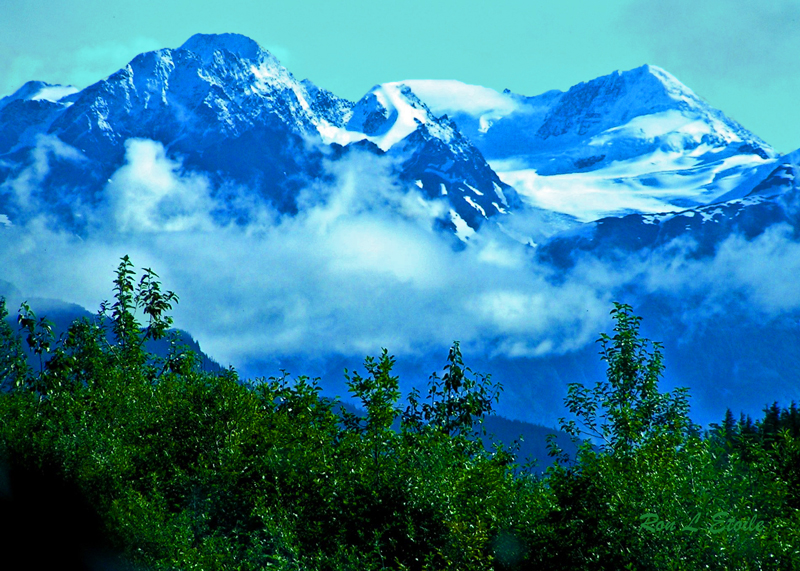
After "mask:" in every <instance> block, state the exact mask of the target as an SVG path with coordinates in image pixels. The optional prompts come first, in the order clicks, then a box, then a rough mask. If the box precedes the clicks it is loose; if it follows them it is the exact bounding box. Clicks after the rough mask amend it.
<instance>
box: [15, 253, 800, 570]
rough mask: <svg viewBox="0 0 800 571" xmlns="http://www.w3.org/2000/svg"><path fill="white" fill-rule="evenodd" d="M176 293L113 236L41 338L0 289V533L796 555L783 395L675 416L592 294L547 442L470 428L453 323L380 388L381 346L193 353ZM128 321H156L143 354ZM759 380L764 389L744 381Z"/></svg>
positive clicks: (464, 563) (587, 554) (295, 551)
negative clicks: (341, 394) (89, 310)
mask: <svg viewBox="0 0 800 571" xmlns="http://www.w3.org/2000/svg"><path fill="white" fill-rule="evenodd" d="M177 303H178V296H177V295H176V294H175V293H174V292H171V291H167V290H164V289H163V288H162V285H161V283H160V280H159V277H158V275H157V274H156V273H155V272H154V271H153V270H151V269H144V270H142V271H141V272H140V275H139V277H138V279H137V273H136V271H135V269H134V266H133V264H132V262H131V260H130V259H129V258H128V257H127V256H126V257H124V258H123V259H122V261H121V263H120V265H119V267H118V269H117V272H116V275H115V279H114V280H113V300H112V301H111V302H109V303H103V304H102V305H101V307H100V309H99V311H98V313H97V314H96V316H95V317H94V318H92V319H82V320H79V321H75V322H74V323H73V324H72V325H71V326H70V327H69V330H68V331H67V332H66V333H65V334H64V335H62V336H61V337H60V338H59V339H55V338H54V335H53V327H52V324H50V323H49V322H48V321H47V319H46V318H40V317H39V316H37V315H35V314H34V313H33V311H32V310H31V308H30V307H29V306H28V305H27V304H23V305H22V307H21V308H20V311H19V315H18V320H17V321H18V328H17V330H16V331H15V329H14V327H12V326H11V325H9V324H8V322H7V321H6V320H5V317H6V315H7V309H6V307H5V303H4V301H0V386H2V392H0V418H2V419H3V422H2V423H0V464H1V465H2V467H3V470H2V473H3V477H2V478H0V512H2V513H0V515H2V519H3V521H4V522H6V524H7V525H8V526H9V531H8V532H7V533H3V534H0V537H1V538H2V539H0V541H1V542H2V547H3V550H2V557H3V558H5V559H8V560H9V561H11V560H12V559H13V558H17V559H20V560H21V561H23V562H25V563H26V565H25V566H26V567H28V568H50V567H59V568H77V569H97V568H104V569H108V568H111V569H127V568H131V569H320V570H321V569H398V570H401V569H402V570H410V569H419V570H422V569H431V570H433V569H498V570H523V569H687V570H688V569H700V568H708V569H790V568H794V567H796V566H798V565H800V547H798V546H800V525H799V524H800V470H798V467H799V466H800V413H799V412H798V409H797V406H796V405H795V403H791V404H790V405H789V407H788V408H782V407H781V406H779V405H778V403H774V404H772V405H771V406H767V407H766V408H765V410H764V417H763V418H762V419H758V420H756V421H754V420H753V419H751V418H749V417H740V418H738V419H737V418H736V416H735V415H734V413H733V412H732V411H730V410H729V411H728V413H727V414H726V416H725V418H724V419H722V421H721V422H720V424H718V425H712V426H711V427H710V429H709V430H705V431H704V430H701V428H700V427H699V426H697V425H695V424H694V423H693V422H692V421H691V419H690V417H689V410H688V404H687V403H688V396H689V395H688V391H686V390H685V389H677V390H675V391H673V392H671V393H662V392H660V390H659V380H660V378H661V375H662V373H663V369H664V365H663V360H662V355H661V346H660V345H659V344H658V343H655V342H651V341H649V340H647V339H644V338H643V337H642V336H641V335H640V332H639V326H640V321H641V319H640V318H639V317H637V316H636V315H635V314H634V312H633V308H632V307H630V306H628V305H624V304H615V305H614V307H613V309H612V310H611V315H612V319H613V322H614V325H615V327H614V330H613V331H612V332H611V333H608V334H601V335H600V337H599V339H598V346H599V349H600V357H601V358H602V359H603V361H604V362H605V363H606V365H607V375H606V378H605V379H600V380H598V382H597V383H596V384H595V385H594V386H585V385H583V384H580V383H572V384H570V385H569V388H568V396H567V398H566V400H565V407H566V412H567V413H568V416H567V417H565V418H564V419H563V420H562V429H564V430H565V431H567V432H568V433H569V434H571V435H572V436H573V438H574V440H575V443H576V445H577V451H576V452H575V453H574V454H568V453H567V452H565V451H564V450H562V449H561V448H560V447H559V446H558V445H557V443H556V441H555V440H554V439H552V440H551V442H550V453H551V455H552V457H553V458H554V459H555V463H554V464H553V465H552V466H550V467H549V468H547V470H546V471H545V472H544V473H543V474H542V473H537V472H536V471H535V470H533V469H532V467H531V466H526V464H525V462H526V459H525V458H518V457H517V455H516V453H515V452H516V449H515V448H514V447H513V446H512V447H508V446H505V445H502V444H495V445H494V446H490V445H486V444H484V443H485V442H486V440H485V439H483V438H482V436H483V432H484V428H483V425H482V419H485V418H487V417H489V416H490V415H491V414H492V413H493V410H494V406H495V405H496V404H497V402H498V400H499V399H502V398H503V397H502V386H501V384H500V383H499V382H496V381H495V380H493V379H492V378H491V376H489V375H485V374H481V373H477V372H473V371H472V370H470V368H469V367H467V366H466V365H465V360H464V356H463V355H462V352H461V347H460V345H459V343H457V342H455V343H454V344H453V345H452V347H451V348H450V351H449V353H448V355H447V357H446V361H445V365H444V368H443V372H442V373H434V374H433V375H431V377H430V380H429V385H428V389H427V392H426V393H425V394H423V393H421V392H419V391H413V392H411V393H410V394H408V395H406V396H405V398H403V395H401V393H400V390H399V379H398V377H397V376H396V375H394V374H393V372H392V371H393V367H394V365H395V361H394V358H393V357H392V356H391V354H390V353H389V351H388V350H386V349H384V350H383V351H382V353H381V354H380V355H379V356H378V357H366V359H365V360H364V365H363V371H345V378H346V381H347V386H348V389H349V391H350V393H351V395H352V396H354V397H355V398H357V399H358V400H359V401H360V402H361V406H362V408H363V409H364V411H365V414H364V415H363V416H359V415H355V414H353V413H351V412H348V411H347V410H346V409H344V408H343V407H342V406H341V405H340V404H339V403H337V402H336V401H334V400H331V399H329V398H325V397H323V396H322V395H321V388H320V383H319V379H312V378H308V377H305V376H298V377H292V376H291V375H290V374H289V373H285V372H284V373H283V374H281V375H279V376H277V377H271V378H267V379H254V380H250V381H247V382H245V381H244V380H243V379H241V378H239V376H238V374H237V373H236V371H234V370H233V369H227V370H224V369H223V370H217V371H213V372H209V371H204V370H202V368H201V367H200V366H199V363H198V357H197V355H196V354H195V353H193V352H192V351H190V350H188V348H187V347H185V346H183V345H182V344H181V342H180V340H179V338H178V337H177V336H175V334H174V332H171V329H170V327H171V325H172V320H171V318H170V316H169V313H170V311H171V310H172V309H173V308H174V306H175V304H177ZM151 341H161V342H166V343H167V346H168V348H169V349H168V351H166V352H165V353H164V354H156V353H154V352H152V351H151V350H150V349H149V348H148V347H150V345H148V343H149V342H151ZM768 397H769V395H765V398H768Z"/></svg>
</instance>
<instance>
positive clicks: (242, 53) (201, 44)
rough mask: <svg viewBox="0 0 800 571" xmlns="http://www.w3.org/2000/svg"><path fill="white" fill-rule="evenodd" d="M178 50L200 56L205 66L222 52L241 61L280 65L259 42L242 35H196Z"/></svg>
mask: <svg viewBox="0 0 800 571" xmlns="http://www.w3.org/2000/svg"><path fill="white" fill-rule="evenodd" d="M178 49H181V50H187V51H190V52H192V53H195V54H197V55H199V56H200V57H201V58H202V60H203V63H205V64H209V63H211V62H213V61H215V60H216V59H217V58H218V57H220V54H221V52H222V51H227V52H229V53H231V54H233V55H235V56H237V57H239V58H241V59H246V60H253V61H259V62H260V61H264V60H270V61H272V62H275V63H278V59H277V58H276V57H275V56H273V55H272V54H271V53H269V52H268V51H267V50H265V49H264V48H262V47H261V46H260V45H259V44H258V42H256V41H255V40H251V39H250V38H248V37H247V36H243V35H241V34H195V35H193V36H192V37H191V38H189V39H188V40H186V41H185V42H184V43H183V45H181V47H180V48H178Z"/></svg>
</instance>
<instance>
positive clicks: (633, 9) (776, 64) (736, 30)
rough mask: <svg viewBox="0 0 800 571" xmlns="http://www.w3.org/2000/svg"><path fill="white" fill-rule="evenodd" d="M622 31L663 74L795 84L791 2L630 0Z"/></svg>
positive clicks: (796, 9)
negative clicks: (676, 72)
mask: <svg viewBox="0 0 800 571" xmlns="http://www.w3.org/2000/svg"><path fill="white" fill-rule="evenodd" d="M621 26H622V27H623V28H624V29H625V30H627V31H628V33H630V34H631V35H632V36H633V37H635V38H636V39H637V41H639V42H641V43H643V44H644V45H647V46H649V47H650V48H651V49H652V50H653V53H654V55H655V56H656V59H657V60H658V61H657V62H654V63H658V64H659V65H663V66H665V67H667V68H668V69H689V70H692V71H693V72H694V73H697V74H703V75H706V76H711V77H715V78H726V79H734V80H736V81H738V82H743V83H746V84H749V85H753V86H757V85H761V84H764V83H765V82H766V83H772V82H776V81H784V80H791V81H794V80H795V79H796V77H795V74H794V71H793V70H794V69H795V67H796V65H795V59H796V58H795V56H796V54H797V53H798V52H800V34H798V33H797V29H798V26H800V4H799V3H798V2H796V0H775V1H773V2H760V3H757V2H750V1H749V0H707V1H705V2H694V1H692V0H661V1H659V2H652V1H650V0H634V1H633V2H631V3H630V4H629V6H628V9H627V12H626V13H625V16H624V17H623V21H622V22H621Z"/></svg>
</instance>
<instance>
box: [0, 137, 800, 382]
mask: <svg viewBox="0 0 800 571" xmlns="http://www.w3.org/2000/svg"><path fill="white" fill-rule="evenodd" d="M327 170H328V172H327V174H328V175H329V176H328V177H326V178H325V179H320V181H318V182H316V183H314V184H313V185H311V186H309V187H308V188H307V189H305V190H304V191H303V192H302V193H301V195H300V197H299V202H300V204H301V205H302V208H301V209H300V212H299V213H298V214H297V215H294V216H288V215H279V214H277V213H275V212H273V211H271V210H269V209H268V208H266V207H265V206H262V207H261V208H262V210H261V211H260V213H258V214H257V215H256V216H253V217H252V218H251V220H250V221H249V222H248V223H247V224H245V225H242V224H234V223H230V222H221V221H220V220H219V219H215V217H214V212H216V211H218V210H219V209H220V208H222V207H224V206H225V205H224V204H221V203H220V201H222V200H223V199H222V198H220V197H222V196H225V197H226V198H225V200H228V198H229V197H230V196H231V194H232V193H233V194H234V198H235V199H236V200H239V201H241V202H242V203H248V202H251V201H254V200H256V199H254V198H253V197H252V192H251V191H250V190H249V189H247V188H235V187H231V188H228V189H226V192H219V189H215V188H213V187H212V185H211V183H210V182H209V181H208V180H207V179H206V178H204V177H202V176H199V175H197V174H194V173H191V172H188V171H186V170H185V169H184V168H183V167H182V166H181V164H180V162H179V161H176V160H174V159H171V158H169V157H167V156H166V154H165V152H164V149H163V147H161V145H160V144H158V143H155V142H153V141H146V140H132V141H129V142H128V144H127V147H126V161H125V164H124V165H123V166H122V167H121V168H120V169H119V170H118V171H117V172H116V173H115V174H114V175H113V176H112V177H111V181H110V182H109V183H108V185H107V186H106V188H105V190H104V197H103V206H102V208H101V209H100V210H98V214H97V216H98V218H99V219H102V222H97V223H96V224H94V225H91V226H90V229H89V233H88V234H87V235H85V236H82V237H80V238H79V237H76V236H73V235H70V234H68V233H65V232H61V231H59V230H55V229H54V226H53V225H52V224H50V223H49V222H48V220H47V219H46V218H44V217H42V216H32V217H30V218H29V220H28V221H27V222H25V223H24V224H14V225H12V226H6V225H3V224H0V268H2V272H0V279H3V280H7V281H9V282H11V283H14V284H15V285H16V286H17V287H18V288H19V289H20V290H22V291H23V292H25V293H26V294H28V295H36V296H44V297H55V298H61V299H64V300H66V301H70V302H75V303H79V304H81V305H83V306H85V307H87V308H89V309H94V308H96V307H97V306H98V304H99V302H100V301H101V300H103V299H107V298H108V297H110V295H111V281H112V279H113V271H114V269H115V268H116V266H117V264H118V263H119V258H120V257H121V256H122V255H124V254H129V255H130V256H131V258H132V260H133V261H134V263H135V264H136V265H137V267H150V268H153V269H154V270H155V271H157V272H158V273H159V274H160V275H161V277H162V281H163V285H164V287H165V288H167V289H172V290H174V291H176V292H177V293H178V294H179V296H180V298H181V301H180V304H179V305H178V306H177V308H176V309H175V312H174V314H175V318H176V325H177V326H179V327H181V328H183V329H186V330H188V331H190V332H191V333H192V334H193V335H194V336H195V337H196V338H197V339H198V340H199V341H200V343H201V346H202V347H203V349H204V350H205V351H207V352H208V353H209V354H211V355H212V356H214V357H215V358H217V359H219V360H220V361H222V362H223V363H224V364H234V365H236V366H237V367H241V366H242V365H243V364H246V363H248V362H253V361H257V360H264V359H268V358H280V357H283V356H295V357H300V358H303V359H308V360H311V359H316V358H328V357H331V358H337V357H339V356H344V357H347V358H352V359H355V360H357V361H359V360H360V359H362V358H363V356H364V355H366V354H376V353H377V352H378V351H379V350H380V347H387V348H388V349H389V350H390V351H391V352H392V353H393V354H395V355H398V356H399V357H405V358H411V359H424V358H427V357H429V356H431V355H435V356H436V357H437V362H438V359H439V357H440V356H441V354H443V352H444V351H446V348H447V346H448V345H449V344H450V343H451V342H452V341H453V340H455V339H458V340H460V341H461V342H462V344H463V347H464V350H465V354H466V353H469V354H471V355H476V356H477V355H483V357H484V358H492V357H496V356H500V357H505V358H512V359H515V358H535V357H540V356H548V355H550V356H553V355H565V354H568V353H570V352H573V351H577V350H580V349H582V348H586V347H587V346H590V345H591V344H592V343H593V342H594V341H595V339H596V338H597V335H598V333H599V332H600V331H608V326H609V321H608V319H609V318H608V311H609V309H610V308H611V306H612V301H614V300H615V299H620V298H624V297H625V296H628V297H630V295H631V292H634V293H636V295H639V296H640V297H644V296H655V297H661V298H664V299H668V300H670V301H669V303H671V304H672V303H674V307H675V311H676V314H677V315H678V316H679V318H680V319H682V320H683V321H684V322H685V323H691V322H693V321H698V320H706V322H708V321H709V320H713V318H714V317H715V316H718V315H720V313H721V312H724V311H727V310H729V309H730V308H731V307H732V306H737V307H741V308H744V309H746V310H747V311H750V312H752V314H753V315H754V316H756V315H757V316H762V317H763V316H766V317H769V316H774V315H781V314H783V313H786V312H792V311H797V310H800V290H798V288H796V287H795V286H793V285H792V284H794V283H795V282H796V280H794V277H795V276H796V275H798V272H799V271H800V245H798V244H797V243H796V242H794V241H793V239H792V234H791V229H789V228H787V227H783V226H775V227H772V228H770V229H769V230H768V231H767V232H765V233H764V234H762V235H761V236H759V237H758V238H756V239H754V240H751V241H748V240H745V239H744V238H742V237H739V236H732V237H730V238H728V239H727V240H726V241H724V242H723V243H722V244H721V245H720V246H719V248H718V250H717V253H716V255H714V256H712V257H709V258H703V259H700V258H697V256H696V255H695V254H694V245H693V244H692V243H690V242H681V241H677V242H674V243H672V244H670V245H668V246H667V247H665V248H662V249H659V250H657V251H655V252H651V253H649V254H648V255H641V256H628V257H626V258H623V259H621V260H620V259H616V260H614V261H610V260H609V259H606V258H603V259H601V258H598V257H596V256H591V255H586V256H585V257H584V258H582V259H580V260H579V261H578V263H577V264H576V265H575V267H573V268H572V269H570V270H568V271H557V270H555V269H553V268H551V267H549V266H546V265H543V264H541V263H538V262H537V261H536V258H535V256H534V255H533V254H534V250H533V249H532V248H530V247H528V246H525V245H523V244H522V243H520V242H518V241H516V240H513V239H510V238H509V237H508V236H507V235H505V234H504V233H503V232H502V231H501V230H500V229H498V228H497V227H494V226H492V225H489V224H487V225H485V226H484V227H483V228H482V229H481V230H480V231H479V232H477V233H476V234H475V235H474V237H473V238H472V239H471V240H470V243H469V244H468V245H466V247H463V248H453V240H454V238H453V237H452V236H449V235H448V234H446V233H442V232H440V231H437V230H436V218H437V217H439V216H441V215H442V213H443V212H446V208H447V206H446V204H445V203H444V202H442V201H441V200H431V199H428V198H426V197H423V196H422V195H421V194H420V192H419V189H418V188H417V187H416V186H414V185H410V186H405V185H403V184H400V183H399V181H398V180H397V179H396V178H395V177H394V175H393V174H392V173H393V169H392V164H391V162H390V161H389V160H387V157H377V156H374V155H372V154H369V153H364V154H359V153H351V154H350V155H348V156H347V157H345V158H344V159H342V160H340V161H337V162H332V163H330V164H328V165H327ZM31 180H33V179H31ZM323 180H325V181H328V182H323ZM237 193H238V194H237ZM518 215H519V216H523V215H522V214H519V213H518Z"/></svg>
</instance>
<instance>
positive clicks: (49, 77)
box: [0, 37, 163, 94]
mask: <svg viewBox="0 0 800 571" xmlns="http://www.w3.org/2000/svg"><path fill="white" fill-rule="evenodd" d="M162 47H163V45H162V44H161V43H160V42H158V41H157V40H154V39H152V38H146V37H139V38H133V39H131V40H129V41H125V42H115V41H112V42H103V43H99V44H94V45H82V46H81V47H79V48H78V49H76V50H62V51H59V52H57V53H55V54H48V57H46V58H45V57H32V56H30V55H20V56H17V57H15V58H13V59H10V60H9V61H7V62H0V76H4V79H3V83H2V84H0V93H3V94H10V93H13V92H14V91H16V90H17V89H19V88H20V87H21V86H22V85H23V84H24V83H25V82H27V81H30V80H34V79H37V80H41V81H47V82H49V83H55V84H62V85H74V86H76V87H80V88H83V87H86V86H88V85H91V84H93V83H96V82H97V81H100V80H101V79H103V78H105V77H107V76H109V75H111V74H112V73H114V72H115V71H117V70H118V69H121V68H123V67H125V65H127V63H128V62H130V61H131V60H132V59H133V58H134V57H136V56H137V55H139V54H140V53H142V52H147V51H152V50H157V49H160V48H162Z"/></svg>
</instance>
